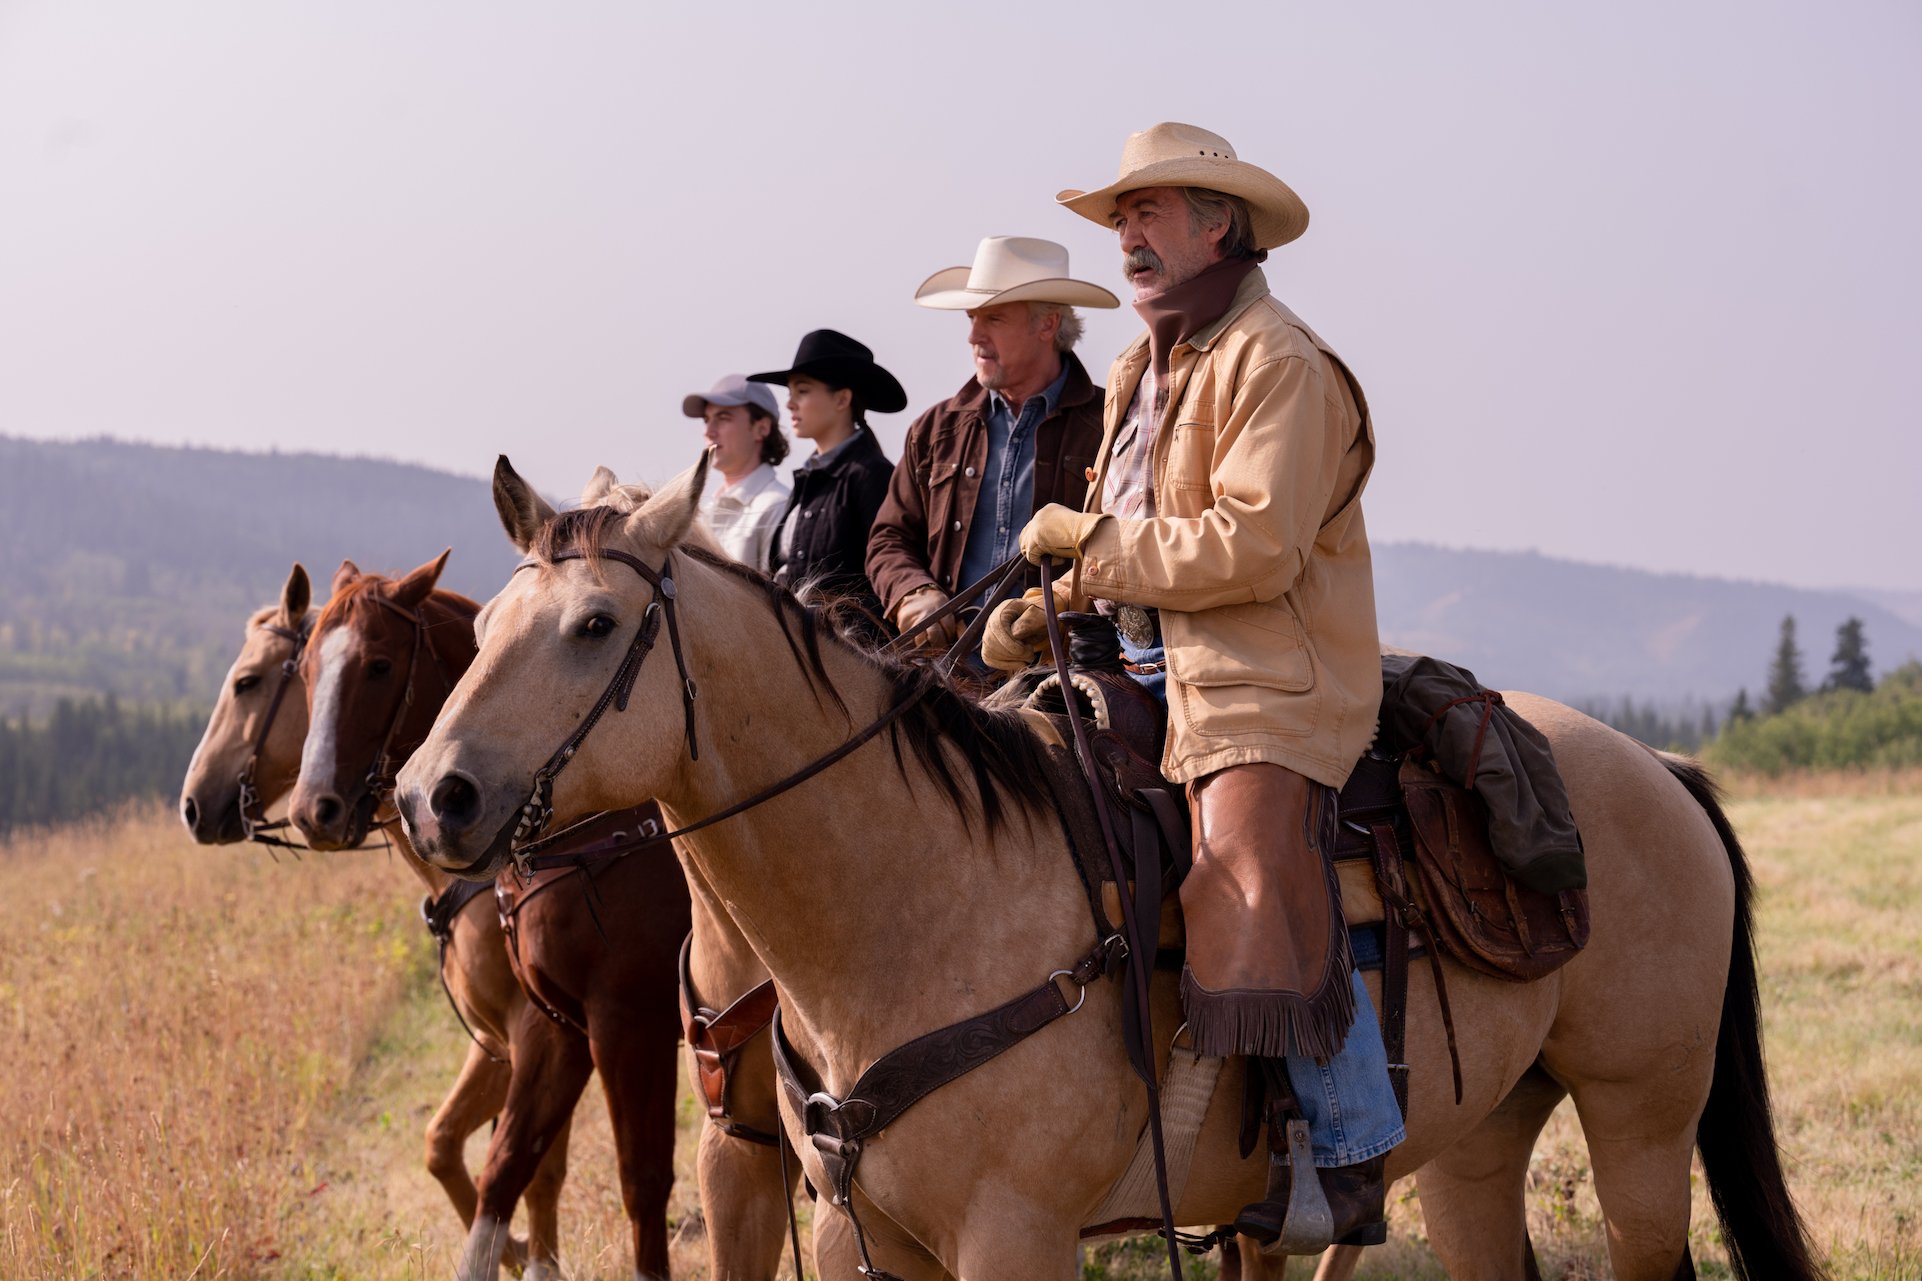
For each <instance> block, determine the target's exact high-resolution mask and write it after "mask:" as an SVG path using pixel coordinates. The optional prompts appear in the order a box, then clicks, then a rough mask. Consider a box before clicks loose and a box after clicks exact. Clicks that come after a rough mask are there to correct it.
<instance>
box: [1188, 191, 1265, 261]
mask: <svg viewBox="0 0 1922 1281" xmlns="http://www.w3.org/2000/svg"><path fill="white" fill-rule="evenodd" d="M1180 191H1181V194H1182V196H1183V197H1184V198H1185V199H1186V200H1187V201H1188V217H1189V219H1190V220H1191V221H1192V222H1193V223H1194V226H1195V228H1196V229H1197V230H1200V229H1201V228H1204V227H1214V226H1217V225H1219V224H1220V223H1223V222H1226V223H1227V224H1228V230H1227V232H1226V233H1224V234H1223V235H1222V237H1221V256H1222V257H1223V258H1252V259H1253V260H1254V261H1256V262H1264V261H1266V260H1267V258H1268V251H1267V250H1266V249H1258V248H1256V247H1255V222H1254V218H1253V217H1252V216H1251V215H1250V214H1249V213H1248V202H1247V201H1245V200H1243V199H1242V198H1241V197H1240V196H1231V195H1229V194H1228V193H1227V192H1225V191H1215V190H1213V189H1212V188H1208V187H1182V188H1181V189H1180Z"/></svg>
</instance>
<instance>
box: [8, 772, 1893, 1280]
mask: <svg viewBox="0 0 1922 1281" xmlns="http://www.w3.org/2000/svg"><path fill="white" fill-rule="evenodd" d="M1732 790H1733V791H1734V793H1735V794H1736V796H1737V797H1738V798H1739V799H1738V800H1737V801H1736V802H1735V803H1734V804H1733V806H1732V813H1733V816H1734V818H1735V821H1736V823H1737V826H1738V828H1739V830H1740V831H1741V832H1742V834H1743V838H1744V840H1745V841H1746V843H1747V845H1748V848H1749V852H1750V857H1751V860H1752V862H1753V864H1754V866H1755V870H1756V875H1757V879H1758V882H1759V884H1760V886H1761V890H1762V898H1761V901H1760V923H1759V931H1760V938H1761V949H1762V969H1763V973H1764V976H1765V984H1766V988H1765V997H1764V999H1765V1008H1766V1010H1767V1012H1768V1018H1769V1024H1768V1047H1769V1052H1770V1067H1771V1074H1772V1078H1773V1080H1774V1083H1775V1089H1776V1098H1777V1103H1778V1107H1779V1109H1780V1119H1781V1131H1782V1137H1783V1145H1784V1149H1785V1152H1786V1155H1787V1159H1788V1164H1789V1168H1790V1177H1791V1180H1792V1183H1793V1187H1794V1190H1795V1193H1796V1196H1797V1198H1798V1199H1799V1201H1800V1203H1801V1204H1802V1206H1803V1209H1804V1212H1805V1213H1806V1215H1807V1217H1808V1219H1809V1221H1810V1224H1811V1226H1812V1228H1813V1230H1814V1233H1815V1236H1816V1239H1817V1240H1818V1242H1819V1243H1820V1244H1821V1246H1822V1248H1823V1249H1824V1250H1825V1251H1827V1252H1829V1253H1830V1255H1831V1261H1832V1263H1833V1266H1834V1269H1835V1274H1836V1276H1837V1277H1838V1278H1871V1277H1872V1278H1903V1277H1908V1278H1922V1245H1918V1240H1919V1239H1922V1191H1918V1184H1922V1177H1919V1176H1922V912H1918V911H1917V909H1916V904H1917V900H1918V890H1922V777H1917V776H1915V774H1914V772H1913V771H1911V772H1909V773H1907V774H1890V775H1886V776H1881V777H1873V778H1872V777H1869V776H1865V775H1849V776H1844V777H1841V778H1839V779H1838V778H1827V779H1813V780H1807V779H1805V780H1786V781H1784V780H1770V781H1768V782H1767V783H1766V784H1762V785H1754V784H1751V783H1749V782H1747V781H1744V780H1736V781H1735V786H1734V788H1733V789H1732ZM176 830H177V829H176V828H175V827H174V826H173V825H172V824H171V823H170V822H169V821H168V820H167V819H166V818H165V816H164V815H162V814H160V813H158V812H147V813H144V814H139V815H134V816H129V817H127V818H125V819H123V820H121V821H119V822H117V823H114V824H110V825H100V826H96V827H92V828H88V829H82V830H76V831H72V832H66V833H59V834H55V835H52V836H45V837H34V838H26V839H21V840H17V841H15V842H14V843H13V844H12V845H11V846H8V847H4V848H0V867H4V868H5V870H6V871H8V872H10V873H12V876H11V888H12V895H11V900H10V901H11V903H12V904H13V906H14V908H15V914H14V916H13V917H12V920H13V921H14V922H15V924H14V925H12V926H11V927H9V929H8V931H7V934H6V935H5V936H4V938H5V941H4V943H0V949H3V950H0V1023H3V1024H4V1025H5V1027H6V1030H7V1031H8V1033H9V1037H8V1041H7V1043H6V1048H5V1050H4V1051H0V1071H4V1072H5V1077H4V1079H5V1080H6V1081H7V1082H8V1094H7V1101H6V1104H5V1105H4V1106H3V1107H0V1162H4V1165H3V1166H0V1222H4V1225H5V1231H6V1235H5V1240H4V1242H0V1276H5V1277H9V1278H12V1277H22V1278H40V1277H56V1276H57V1277H70V1276H113V1277H119V1276H174V1277H185V1276H188V1275H190V1274H192V1275H197V1276H199V1277H217V1276H220V1277H276V1278H348V1277H352V1278H356V1279H358V1278H375V1279H382V1278H396V1279H397V1278H429V1277H444V1276H446V1275H448V1274H449V1273H450V1271H451V1268H452V1264H453V1261H454V1259H455V1257H456V1255H457V1253H458V1245H459V1241H460V1236H461V1233H460V1229H459V1224H458V1222H457V1220H456V1219H455V1218H454V1215H453V1213H452V1210H451V1209H450V1208H449V1207H448V1205H447V1203H446V1200H445V1198H444V1197H443V1195H442V1193H441V1191H440V1189H439V1187H438V1186H437V1185H436V1184H435V1183H434V1182H433V1181H432V1180H431V1179H430V1178H429V1177H428V1175H427V1174H426V1172H425V1170H424V1169H423V1168H422V1165H421V1131H422V1128H423V1126H424V1125H425V1122H426V1120H427V1117H428V1116H429V1115H430V1114H431V1113H432V1111H433V1109H434V1107H435V1106H436V1105H437V1104H438V1103H439V1101H440V1098H441V1096H442V1094H443V1093H444V1091H445V1089H446V1087H447V1085H448V1084H449V1083H450V1082H451V1081H452V1079H453V1076H454V1073H455V1070H456V1068H457V1067H458V1065H459V1063H460V1060H461V1057H462V1054H463V1052H464V1048H465V1043H464V1041H463V1040H462V1038H461V1033H460V1031H459V1028H458V1027H457V1026H456V1025H455V1024H454V1022H453V1020H452V1017H451V1016H450V1015H449V1014H448V1013H447V1012H446V1010H445V1008H444V1006H443V1005H442V1004H441V1000H440V995H439V992H438V989H436V988H434V987H433V986H432V978H431V969H430V967H429V957H430V953H429V951H428V949H427V947H426V941H425V935H424V932H422V931H421V930H420V928H419V926H418V924H417V923H416V922H415V920H414V919H413V917H412V905H413V903H414V902H415V901H416V898H417V894H416V892H415V891H414V889H413V886H412V883H411V881H410V880H409V879H408V878H407V876H406V874H405V873H404V872H403V871H402V870H401V869H400V868H399V867H397V866H394V865H392V864H390V863H389V862H388V861H387V860H386V859H384V858H383V857H381V856H378V855H345V856H334V857H332V858H320V857H316V856H310V857H309V858H308V859H307V860H306V861H305V862H302V863H299V864H295V865H291V866H289V865H282V866H275V865H273V864H271V863H269V862H268V861H267V860H266V858H265V856H264V854H262V853H261V852H259V851H250V850H231V851H203V850H198V849H195V848H193V847H192V846H190V845H188V844H187V843H186V841H185V839H184V837H180V836H177V835H176V834H175V832H176ZM23 923H24V924H23ZM155 993H173V994H177V995H178V996H179V997H180V998H181V999H178V1000H175V1001H172V1002H169V1003H165V1004H162V1003H159V1002H157V1001H156V1000H155V995H154V994H155ZM682 1116H683V1120H684V1135H691V1134H692V1132H693V1127H694V1123H695V1113H694V1110H693V1108H692V1106H691V1104H690V1102H689V1101H688V1100H686V1099H685V1098H684V1099H683V1104H682ZM484 1140H485V1132H483V1133H482V1134H481V1135H479V1136H476V1138H475V1140H474V1141H473V1143H472V1145H471V1146H470V1155H471V1158H472V1163H474V1164H476V1165H477V1164H478V1161H479V1157H480V1152H481V1148H482V1145H483V1143H484ZM691 1154H692V1147H691V1143H683V1145H682V1150H681V1151H680V1152H679V1153H678V1154H677V1164H678V1165H679V1167H680V1179H679V1182H678V1184H677V1187H676V1191H675V1202H674V1215H675V1221H676V1224H677V1228H678V1230H679V1233H680V1236H679V1239H678V1240H677V1243H676V1246H675V1255H674V1262H675V1274H676V1275H677V1276H679V1277H683V1278H689V1277H700V1276H702V1275H703V1273H704V1268H703V1262H704V1258H703V1255H704V1248H703V1246H702V1243H701V1239H700V1232H701V1220H700V1216H699V1213H698V1210H697V1208H696V1207H695V1204H694V1190H693V1178H692V1172H691V1169H690V1166H689V1162H690V1160H691ZM569 1164H570V1169H571V1174H570V1177H569V1182H568V1188H567V1192H566V1193H565V1195H564V1197H563V1200H562V1205H561V1214H562V1234H563V1241H564V1258H565V1259H566V1262H567V1264H568V1268H569V1273H570V1275H571V1276H573V1277H576V1278H602V1277H606V1278H612V1277H624V1276H626V1275H628V1272H627V1269H628V1267H629V1246H628V1237H627V1229H626V1223H625V1220H624V1218H623V1216H622V1214H621V1210H620V1200H619V1190H618V1186H617V1184H616V1182H615V1178H614V1161H613V1153H612V1147H611V1144H610V1142H609V1138H608V1133H607V1121H606V1112H605V1108H604V1107H603V1105H602V1103H601V1100H600V1093H599V1090H598V1088H597V1087H595V1086H590V1087H589V1091H588V1097H587V1101H586V1104H585V1105H584V1107H583V1109H582V1113H581V1115H580V1116H579V1117H578V1118H577V1120H576V1128H575V1136H574V1143H573V1149H572V1155H571V1160H570V1162H569ZM1531 1183H1532V1192H1531V1197H1530V1217H1531V1231H1532V1234H1533V1236H1534V1239H1535V1241H1536V1243H1537V1247H1538V1250H1539V1251H1540V1254H1541V1257H1542V1262H1543V1265H1544V1271H1545V1273H1546V1275H1548V1276H1549V1277H1551V1278H1554V1277H1560V1278H1591V1277H1603V1276H1606V1275H1608V1271H1607V1265H1606V1262H1605V1252H1604V1249H1603V1246H1602V1229H1601V1224H1600V1220H1599V1217H1598V1215H1597V1211H1596V1205H1595V1199H1594V1190H1593V1184H1592V1182H1591V1180H1590V1179H1589V1176H1588V1169H1587V1161H1586V1158H1585V1155H1584V1153H1583V1150H1582V1146H1581V1139H1580V1133H1579V1130H1578V1129H1577V1127H1576V1126H1575V1123H1574V1120H1573V1117H1572V1115H1570V1114H1569V1113H1568V1112H1566V1111H1564V1112H1563V1113H1558V1114H1557V1116H1556V1117H1555V1119H1554V1120H1553V1121H1551V1123H1550V1126H1549V1129H1548V1131H1547V1133H1546V1134H1545V1135H1544V1138H1543V1141H1542V1143H1541V1145H1540V1147H1539V1148H1538V1151H1537V1154H1536V1159H1535V1164H1534V1170H1533V1174H1532V1176H1531ZM1698 1184H1699V1180H1698ZM1696 1200H1697V1204H1696V1214H1695V1222H1696V1228H1695V1255H1696V1259H1697V1263H1698V1266H1699V1268H1700V1271H1701V1273H1702V1275H1704V1276H1705V1277H1713V1276H1725V1275H1726V1270H1725V1269H1724V1268H1723V1267H1722V1264H1721V1254H1720V1250H1719V1247H1718V1246H1717V1245H1716V1242H1715V1235H1716V1234H1715V1229H1714V1226H1713V1217H1712V1215H1711V1214H1710V1212H1709V1209H1708V1205H1707V1197H1706V1192H1705V1191H1703V1190H1701V1189H1700V1188H1699V1186H1698V1191H1697V1198H1696ZM1392 1218H1393V1222H1394V1223H1395V1226H1396V1234H1395V1237H1394V1239H1393V1240H1392V1241H1391V1243H1390V1244H1389V1245H1388V1246H1386V1247H1383V1248H1381V1249H1379V1250H1375V1251H1371V1252H1370V1255H1369V1258H1368V1260H1367V1262H1366V1263H1365V1264H1364V1265H1363V1268H1362V1272H1361V1275H1362V1276H1363V1277H1364V1278H1388V1277H1407V1278H1437V1277H1440V1276H1441V1272H1440V1269H1439V1267H1438V1265H1437V1264H1436V1262H1435V1260H1434V1256H1433V1255H1432V1254H1430V1253H1429V1252H1428V1250H1427V1248H1426V1244H1425V1240H1424V1237H1423V1232H1422V1222H1421V1214H1420V1207H1419V1204H1418V1202H1416V1200H1415V1199H1414V1197H1413V1194H1412V1189H1411V1188H1410V1187H1409V1185H1407V1184H1404V1185H1403V1186H1402V1187H1401V1188H1400V1189H1398V1191H1397V1196H1396V1197H1395V1205H1394V1207H1393V1210H1392ZM1158 1259H1159V1254H1158V1252H1157V1251H1156V1250H1155V1249H1154V1248H1153V1246H1152V1245H1145V1247H1144V1245H1136V1246H1135V1247H1133V1248H1129V1249H1121V1250H1108V1251H1103V1252H1099V1253H1097V1254H1096V1255H1094V1256H1092V1257H1091V1258H1090V1261H1089V1267H1088V1270H1087V1275H1089V1276H1090V1277H1096V1276H1106V1277H1113V1278H1124V1277H1125V1278H1134V1277H1141V1278H1146V1277H1152V1276H1157V1275H1161V1273H1160V1271H1159V1270H1158V1269H1157V1266H1156V1265H1157V1260H1158ZM1198 1262H1200V1263H1201V1266H1198V1267H1191V1268H1190V1269H1189V1275H1190V1276H1191V1277H1199V1278H1208V1277H1212V1276H1213V1275H1214V1270H1213V1268H1212V1266H1211V1265H1210V1264H1208V1263H1207V1262H1205V1261H1198ZM197 1265H198V1268H199V1271H198V1273H197V1274H195V1268H196V1266H197ZM1162 1266H1165V1265H1162Z"/></svg>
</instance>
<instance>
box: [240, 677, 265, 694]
mask: <svg viewBox="0 0 1922 1281" xmlns="http://www.w3.org/2000/svg"><path fill="white" fill-rule="evenodd" d="M258 684H260V677H258V676H242V677H241V678H240V679H239V680H236V681H235V682H234V693H236V694H245V693H246V692H247V691H248V690H250V689H252V688H254V686H256V685H258Z"/></svg>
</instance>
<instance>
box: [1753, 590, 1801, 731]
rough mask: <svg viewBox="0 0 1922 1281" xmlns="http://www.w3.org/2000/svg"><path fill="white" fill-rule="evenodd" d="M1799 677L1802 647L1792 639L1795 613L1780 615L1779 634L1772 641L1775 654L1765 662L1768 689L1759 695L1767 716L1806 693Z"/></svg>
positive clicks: (1779, 711)
mask: <svg viewBox="0 0 1922 1281" xmlns="http://www.w3.org/2000/svg"><path fill="white" fill-rule="evenodd" d="M1808 692H1809V691H1808V685H1807V684H1806V683H1805V682H1804V681H1803V679H1802V651H1801V649H1800V648H1799V647H1798V646H1797V645H1796V643H1795V615H1793V614H1789V615H1787V616H1785V617H1784V618H1783V619H1782V634H1781V637H1780V638H1779V639H1778V640H1777V641H1776V642H1775V657H1774V658H1773V659H1771V660H1770V662H1769V679H1768V692H1767V693H1766V694H1764V695H1763V697H1762V710H1763V711H1764V712H1766V713H1767V714H1769V715H1770V716H1776V715H1779V714H1780V713H1782V712H1786V711H1787V710H1788V709H1789V708H1791V707H1793V706H1794V705H1795V704H1797V703H1799V702H1801V701H1802V700H1803V699H1804V698H1806V697H1807V696H1808Z"/></svg>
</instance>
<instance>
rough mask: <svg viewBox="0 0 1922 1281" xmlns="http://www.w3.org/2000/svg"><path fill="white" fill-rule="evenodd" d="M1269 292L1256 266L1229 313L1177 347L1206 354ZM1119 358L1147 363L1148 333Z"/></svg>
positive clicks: (1237, 292) (1231, 304) (1144, 332)
mask: <svg viewBox="0 0 1922 1281" xmlns="http://www.w3.org/2000/svg"><path fill="white" fill-rule="evenodd" d="M1268 293H1269V290H1268V277H1267V276H1266V275H1265V274H1264V273H1263V272H1262V270H1261V268H1259V267H1257V268H1255V269H1254V270H1253V271H1251V272H1249V273H1248V274H1247V275H1246V276H1245V277H1243V278H1242V281H1241V287H1240V288H1238V289H1236V290H1235V296H1234V298H1233V299H1232V300H1231V301H1230V302H1229V304H1228V310H1226V311H1224V312H1222V313H1221V318H1220V319H1219V320H1214V321H1210V322H1209V323H1208V324H1206V325H1204V326H1202V327H1201V328H1200V329H1198V330H1196V331H1195V332H1194V334H1193V335H1191V336H1190V337H1189V338H1187V339H1186V340H1185V341H1184V342H1182V343H1181V344H1180V345H1181V346H1183V347H1192V348H1193V349H1194V350H1196V351H1207V350H1208V349H1209V348H1211V347H1213V346H1214V345H1215V343H1216V341H1218V340H1219V339H1220V337H1221V335H1222V334H1224V333H1226V332H1227V330H1228V326H1230V325H1232V324H1234V323H1235V321H1236V320H1238V319H1240V317H1241V313H1243V312H1244V311H1247V310H1248V308H1250V307H1252V306H1254V305H1255V304H1256V303H1257V302H1260V301H1261V300H1262V299H1263V298H1266V297H1267V296H1268ZM1120 358H1121V359H1122V360H1124V361H1129V362H1135V361H1139V362H1140V363H1143V364H1146V363H1147V360H1148V333H1147V331H1146V330H1143V331H1142V332H1141V334H1140V336H1139V337H1137V338H1136V339H1135V340H1134V341H1133V342H1132V343H1130V344H1128V349H1127V350H1126V351H1124V352H1122V353H1121V357H1120ZM1066 399H1067V397H1066V396H1065V395H1064V396H1063V397H1062V400H1063V402H1064V403H1065V401H1066Z"/></svg>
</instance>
